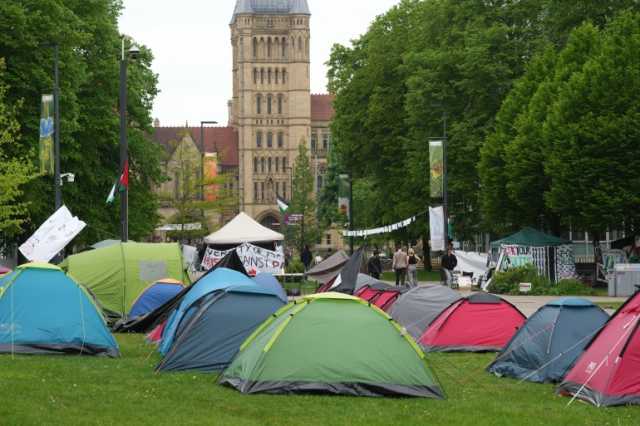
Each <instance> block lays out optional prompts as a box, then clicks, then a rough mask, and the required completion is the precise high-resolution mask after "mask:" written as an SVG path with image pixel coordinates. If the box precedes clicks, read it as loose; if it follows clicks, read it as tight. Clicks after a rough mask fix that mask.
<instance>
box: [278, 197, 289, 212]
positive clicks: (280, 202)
mask: <svg viewBox="0 0 640 426" xmlns="http://www.w3.org/2000/svg"><path fill="white" fill-rule="evenodd" d="M276 201H277V202H278V208H279V209H280V213H282V214H284V213H285V212H286V211H287V210H289V205H288V204H287V203H285V202H284V201H283V200H282V198H280V197H277V198H276Z"/></svg>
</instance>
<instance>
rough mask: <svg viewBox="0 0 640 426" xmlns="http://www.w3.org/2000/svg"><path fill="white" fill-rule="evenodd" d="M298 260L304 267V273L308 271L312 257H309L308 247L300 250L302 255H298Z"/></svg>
mask: <svg viewBox="0 0 640 426" xmlns="http://www.w3.org/2000/svg"><path fill="white" fill-rule="evenodd" d="M300 260H301V261H302V264H303V265H304V270H305V272H306V271H308V270H309V267H310V266H311V261H312V260H313V256H312V255H311V250H309V246H308V245H305V246H304V249H302V253H300Z"/></svg>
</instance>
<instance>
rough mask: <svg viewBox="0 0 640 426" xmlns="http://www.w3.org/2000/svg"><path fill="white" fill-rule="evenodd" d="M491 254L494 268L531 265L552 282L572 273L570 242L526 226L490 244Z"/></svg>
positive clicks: (569, 276)
mask: <svg viewBox="0 0 640 426" xmlns="http://www.w3.org/2000/svg"><path fill="white" fill-rule="evenodd" d="M491 255H492V257H493V259H494V261H497V268H496V269H497V270H498V271H501V270H502V271H503V270H506V269H509V268H513V267H518V266H523V265H526V264H532V265H534V266H535V267H536V268H537V269H538V271H539V272H540V274H542V275H544V276H546V277H547V278H549V279H551V280H552V281H556V282H557V281H560V280H561V279H564V278H571V277H574V276H575V272H576V269H575V258H574V253H573V246H572V243H571V241H569V240H565V239H564V238H559V237H556V236H554V235H549V234H545V233H544V232H541V231H538V230H536V229H533V228H530V227H527V228H523V229H522V230H521V231H519V232H517V233H515V234H513V235H510V236H508V237H505V238H502V239H500V240H497V241H493V242H492V243H491Z"/></svg>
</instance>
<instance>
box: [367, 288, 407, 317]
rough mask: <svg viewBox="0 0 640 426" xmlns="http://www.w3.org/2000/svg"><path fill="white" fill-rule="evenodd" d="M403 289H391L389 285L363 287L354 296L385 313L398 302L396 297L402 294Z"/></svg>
mask: <svg viewBox="0 0 640 426" xmlns="http://www.w3.org/2000/svg"><path fill="white" fill-rule="evenodd" d="M404 291H405V288H401V287H392V286H390V285H381V284H373V285H365V286H364V287H361V288H360V290H358V291H357V292H356V294H355V295H356V296H358V297H359V298H361V299H363V300H366V301H367V302H369V303H371V304H372V305H376V306H377V307H378V308H380V309H382V310H383V311H385V312H388V311H389V309H391V306H393V304H394V303H395V302H396V300H398V297H400V296H401V295H402V293H404Z"/></svg>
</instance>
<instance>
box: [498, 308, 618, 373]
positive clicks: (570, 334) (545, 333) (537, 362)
mask: <svg viewBox="0 0 640 426" xmlns="http://www.w3.org/2000/svg"><path fill="white" fill-rule="evenodd" d="M607 319H609V315H607V313H606V312H604V311H603V310H602V309H601V308H600V307H598V306H596V305H594V304H593V303H591V302H589V301H588V300H585V299H578V298H562V299H558V300H555V301H553V302H550V303H548V304H546V305H545V306H543V307H541V308H540V309H539V310H538V311H537V312H536V313H535V314H533V315H532V316H531V318H529V320H528V321H527V322H526V323H525V325H524V326H523V327H522V328H521V329H520V330H518V332H517V333H516V335H515V336H513V339H511V341H510V342H509V344H508V345H507V346H506V347H505V348H504V349H503V350H502V352H501V353H500V354H499V355H498V357H497V358H496V360H495V361H494V362H493V363H492V364H491V365H490V366H489V367H488V368H487V371H489V372H490V373H493V374H495V375H497V376H507V377H513V378H516V379H521V380H529V381H532V382H539V383H557V382H560V381H562V379H563V378H564V376H565V374H566V373H567V371H568V370H569V368H570V367H571V366H572V365H573V363H574V362H575V360H576V358H578V356H580V354H581V353H582V351H583V350H584V348H585V347H586V346H587V344H588V343H589V341H590V340H591V339H592V338H593V336H594V335H595V334H596V333H597V332H598V331H599V330H600V328H602V326H603V325H604V324H605V323H606V322H607Z"/></svg>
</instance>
